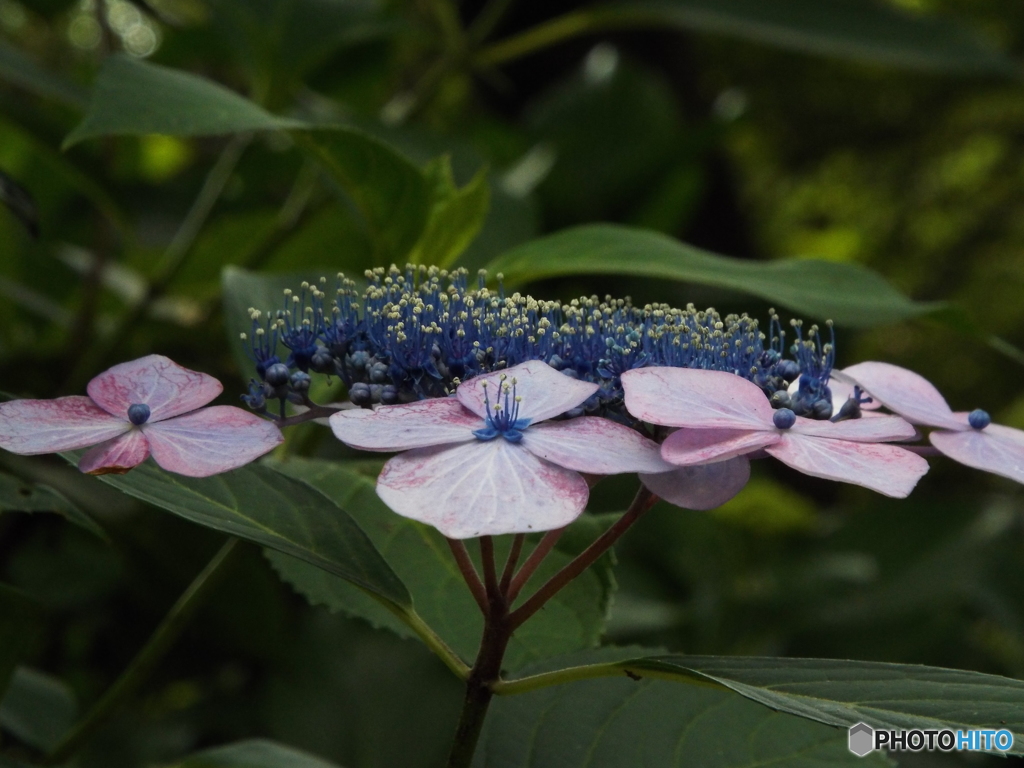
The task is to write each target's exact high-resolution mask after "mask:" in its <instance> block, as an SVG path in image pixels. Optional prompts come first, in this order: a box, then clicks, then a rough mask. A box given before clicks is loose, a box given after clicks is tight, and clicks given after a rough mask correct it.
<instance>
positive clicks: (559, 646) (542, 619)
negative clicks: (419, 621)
mask: <svg viewBox="0 0 1024 768" xmlns="http://www.w3.org/2000/svg"><path fill="white" fill-rule="evenodd" d="M275 467H276V468H277V469H278V470H279V471H281V472H284V473H285V474H288V475H290V476H291V477H296V478H299V479H301V480H304V481H305V482H308V483H309V484H311V485H312V486H313V487H315V488H317V489H318V490H320V491H321V492H322V493H324V494H325V495H326V496H328V497H329V498H331V499H332V500H334V501H335V502H336V503H337V504H338V506H340V507H342V508H343V509H346V510H350V514H351V515H352V516H353V518H354V519H355V520H356V522H357V523H358V524H359V525H360V527H361V528H362V529H363V530H364V531H366V534H367V536H369V538H370V539H371V541H373V543H374V544H375V545H376V546H377V548H378V549H379V550H380V552H381V555H383V557H384V559H385V560H386V561H387V562H388V564H389V565H390V566H391V567H392V568H393V569H394V571H395V573H397V574H398V575H399V577H401V579H402V581H403V582H404V583H405V584H406V585H407V587H408V588H409V591H410V592H411V593H412V602H413V606H414V607H415V609H416V612H417V613H418V614H419V615H420V616H422V617H423V619H424V620H425V621H426V622H427V623H428V624H429V625H430V626H431V627H433V628H434V629H435V631H437V632H438V634H440V635H441V637H442V638H443V639H444V640H445V641H446V642H447V643H448V645H449V646H451V647H452V649H453V650H455V651H456V652H457V653H459V654H460V655H461V656H462V657H463V658H464V659H472V658H473V657H474V656H475V655H476V650H477V647H478V646H479V644H480V632H481V630H482V629H483V619H482V616H481V614H480V609H479V608H478V607H477V605H476V603H475V602H474V601H473V598H472V596H471V595H470V593H469V590H468V589H467V587H466V584H465V582H464V581H463V579H462V576H461V574H460V573H459V570H458V568H457V567H456V565H455V562H454V560H453V559H452V556H451V553H450V552H449V551H448V545H447V544H446V543H445V540H444V537H443V536H441V535H440V534H439V533H438V532H437V531H435V530H434V529H432V528H429V527H428V526H425V525H422V524H420V523H417V522H415V521H412V520H407V519H405V518H402V517H399V516H398V515H396V514H395V513H394V512H392V511H391V510H389V509H388V508H387V507H386V506H385V505H384V503H383V502H382V501H381V500H380V499H379V498H378V497H377V494H376V492H375V491H374V488H373V481H372V480H370V479H368V478H367V477H366V475H364V474H361V473H359V472H357V471H355V470H353V469H348V468H346V466H345V465H344V464H340V463H338V462H327V461H310V460H303V459H289V460H288V461H286V462H283V463H281V464H277V465H275ZM602 522H603V523H604V524H607V522H608V521H600V520H594V521H592V520H590V519H589V518H586V517H585V518H583V519H582V520H581V521H580V523H579V524H578V525H573V526H570V528H569V531H568V532H567V534H566V543H565V545H564V546H565V547H566V549H564V550H557V549H556V550H555V552H554V553H553V554H552V555H551V556H550V557H548V558H547V559H546V560H545V562H544V564H543V566H542V567H541V568H540V569H539V570H538V572H537V573H536V574H535V575H534V577H533V578H532V579H531V580H530V581H529V582H528V583H527V585H526V587H525V589H524V594H525V596H529V594H530V593H531V592H532V591H533V590H534V589H536V588H537V587H538V586H540V585H541V584H542V583H544V581H546V580H547V579H548V578H550V576H552V575H553V574H554V573H555V572H556V571H557V570H558V569H559V568H561V567H562V566H564V565H566V564H567V563H568V562H569V561H570V560H571V559H572V555H573V554H575V553H576V552H578V551H579V550H581V549H582V548H583V547H584V546H586V544H588V543H589V542H590V541H591V540H592V539H593V538H595V537H596V535H597V533H598V532H599V529H600V528H601V527H602ZM574 528H575V529H576V530H575V531H574V530H573V529H574ZM508 539H509V537H501V538H500V539H499V544H498V546H497V547H496V559H497V562H498V563H499V567H500V564H501V563H503V562H504V556H505V554H506V552H507V546H508V543H509V542H508ZM534 540H535V539H534ZM470 548H471V549H474V550H475V549H476V547H475V546H473V545H472V542H471V543H470ZM573 550H575V551H573ZM527 551H529V547H527ZM267 556H268V558H269V559H270V562H271V563H273V565H274V569H275V570H276V571H277V572H278V573H279V574H280V575H281V577H282V578H284V579H285V580H286V581H287V582H288V583H290V584H291V585H292V586H294V587H295V589H297V590H298V591H299V592H301V593H302V594H304V595H305V596H306V597H307V598H308V599H309V600H310V602H312V603H313V604H316V605H326V606H327V607H328V608H330V609H331V610H334V611H343V612H345V613H346V614H348V615H351V616H358V617H360V618H363V619H366V620H367V621H369V622H370V623H371V624H373V625H374V626H378V627H386V628H388V629H390V630H392V631H393V632H397V633H398V634H399V635H400V636H402V637H409V636H411V634H412V633H411V632H410V631H409V628H408V627H406V626H405V625H404V624H402V623H401V622H399V621H398V620H397V619H396V618H395V617H394V616H393V615H391V614H389V613H387V612H386V611H384V610H382V609H381V606H380V605H379V604H378V603H375V602H374V601H372V600H369V599H368V598H367V597H366V595H365V594H363V593H361V592H359V591H358V590H356V589H354V588H352V586H351V585H349V584H347V583H345V582H344V581H342V580H340V579H338V578H335V577H333V576H331V575H330V574H328V573H326V572H325V571H322V570H319V569H314V568H310V567H309V566H308V565H307V564H306V563H304V562H302V561H300V560H297V559H295V558H294V557H289V556H287V555H282V554H280V553H279V552H273V551H268V552H267ZM524 556H525V555H524ZM477 568H478V570H479V569H480V564H479V561H478V562H477ZM613 592H614V579H613V578H612V577H611V562H610V560H609V559H608V558H605V559H604V560H603V561H602V562H601V563H599V564H598V566H596V567H594V568H592V569H591V570H589V571H588V572H587V573H585V574H584V575H583V576H581V577H580V578H579V579H577V580H576V581H574V582H573V583H572V584H571V585H570V586H569V587H568V588H567V589H565V590H563V591H562V592H561V593H559V594H558V595H557V596H556V597H555V598H554V599H553V600H552V601H551V602H550V603H548V604H547V605H546V606H545V609H544V611H543V612H542V613H541V614H539V615H537V616H536V617H534V618H533V619H532V620H531V621H529V622H528V623H527V624H525V625H524V626H523V627H522V629H520V630H519V631H518V632H517V633H516V634H515V636H514V637H513V639H512V643H511V644H510V646H509V650H508V654H507V655H506V657H505V660H506V665H507V667H508V668H509V669H515V668H518V667H521V666H523V665H524V664H527V663H530V662H535V661H537V660H540V659H544V658H548V657H550V656H553V655H556V654H560V653H568V652H569V651H574V650H578V649H583V648H591V647H593V646H594V645H596V644H597V642H598V641H599V639H600V637H601V634H602V632H603V630H604V620H605V617H606V614H607V612H608V608H609V606H610V603H611V600H612V594H613Z"/></svg>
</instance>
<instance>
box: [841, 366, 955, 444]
mask: <svg viewBox="0 0 1024 768" xmlns="http://www.w3.org/2000/svg"><path fill="white" fill-rule="evenodd" d="M842 375H843V376H845V377H847V378H849V379H851V380H853V381H855V382H856V383H857V384H859V385H860V388H861V389H863V390H864V391H866V392H867V393H868V394H869V395H871V397H872V398H874V399H875V400H877V401H879V402H880V403H881V404H882V405H884V406H885V407H886V408H888V409H889V410H890V411H892V412H893V413H898V414H899V415H900V416H902V417H903V418H905V419H906V420H907V421H910V422H912V423H914V424H927V425H929V426H932V427H946V428H949V429H963V428H964V426H963V425H962V424H961V422H960V421H959V420H957V419H956V418H955V417H954V415H953V411H951V410H950V408H949V405H948V404H947V403H946V400H945V398H944V397H943V396H942V394H941V393H940V392H939V390H937V389H936V388H935V387H934V385H932V383H931V382H930V381H928V380H927V379H926V378H924V377H923V376H921V375H919V374H916V373H914V372H913V371H908V370H907V369H906V368H900V367H899V366H898V365H890V364H889V363H874V362H869V363H857V365H853V366H850V367H849V368H844V369H843V370H842Z"/></svg>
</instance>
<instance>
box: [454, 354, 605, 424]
mask: <svg viewBox="0 0 1024 768" xmlns="http://www.w3.org/2000/svg"><path fill="white" fill-rule="evenodd" d="M502 376H505V377H506V380H505V383H507V384H509V385H511V383H512V379H515V380H516V396H517V397H519V398H520V402H519V418H520V419H529V420H530V421H531V422H532V423H536V422H538V421H544V420H545V419H550V418H551V417H553V416H559V415H561V414H563V413H565V412H566V411H569V410H572V409H573V408H575V407H576V406H577V405H580V404H581V403H583V402H585V401H586V400H587V399H588V398H589V397H590V396H591V395H593V394H594V393H595V392H597V390H598V389H600V387H599V386H598V385H597V384H591V383H590V382H587V381H579V380H578V379H572V378H569V377H568V376H566V375H565V374H564V373H559V372H558V371H556V370H555V369H554V368H552V367H551V366H550V365H548V364H547V363H545V362H542V361H540V360H530V361H529V362H526V363H521V364H519V365H514V366H512V367H511V368H508V369H506V370H504V371H496V372H495V373H488V374H485V375H483V376H475V377H473V378H472V379H468V380H467V381H464V382H462V383H461V384H460V385H459V387H458V389H456V390H455V394H456V396H457V397H458V398H459V401H460V402H461V403H462V404H463V405H464V406H466V407H467V408H469V410H471V411H472V412H473V413H475V414H476V415H477V416H479V417H480V418H481V419H484V418H487V407H486V405H485V399H484V390H485V388H484V387H483V386H482V385H483V383H484V382H487V387H486V392H487V397H488V398H489V399H490V402H491V408H493V407H494V406H495V404H496V403H498V397H499V395H500V394H501V389H500V387H501V377H502ZM500 404H501V405H502V406H503V407H504V404H505V399H504V397H503V396H502V397H501V402H500Z"/></svg>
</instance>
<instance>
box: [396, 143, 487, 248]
mask: <svg viewBox="0 0 1024 768" xmlns="http://www.w3.org/2000/svg"><path fill="white" fill-rule="evenodd" d="M427 177H428V179H432V180H433V182H434V183H433V184H432V185H431V186H432V187H433V189H434V193H433V202H432V205H431V209H430V215H429V217H428V219H427V224H426V229H424V231H423V234H422V235H421V237H420V240H419V242H418V243H417V244H416V247H415V248H413V250H412V253H411V254H410V255H409V261H411V262H412V263H414V264H426V265H428V266H435V267H448V266H450V265H451V264H452V263H454V262H455V260H456V259H458V258H459V256H461V255H462V252H463V251H465V250H466V248H468V247H469V244H470V243H472V242H473V239H474V238H475V237H476V236H477V235H478V234H479V233H480V229H481V228H482V227H483V225H484V220H485V219H486V218H487V211H488V208H489V206H490V200H491V188H490V185H489V184H488V183H487V169H486V168H481V169H480V170H479V171H477V173H476V175H475V176H473V178H472V179H471V180H470V181H469V183H468V184H466V185H465V186H464V187H462V189H458V188H457V187H456V186H455V181H454V178H453V177H452V169H451V163H450V161H449V159H448V157H443V158H441V159H440V162H435V163H432V164H431V165H429V166H428V170H427Z"/></svg>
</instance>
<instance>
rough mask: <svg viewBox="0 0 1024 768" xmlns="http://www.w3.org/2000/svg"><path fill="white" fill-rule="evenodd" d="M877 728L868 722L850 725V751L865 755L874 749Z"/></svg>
mask: <svg viewBox="0 0 1024 768" xmlns="http://www.w3.org/2000/svg"><path fill="white" fill-rule="evenodd" d="M874 741H875V729H874V728H872V727H871V726H870V725H868V724H867V723H857V724H856V725H851V726H850V742H849V747H850V751H851V752H853V754H855V755H856V756H857V757H864V756H865V755H867V754H868V753H870V752H872V751H874V748H875V746H874Z"/></svg>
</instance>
